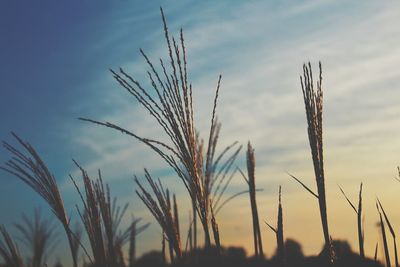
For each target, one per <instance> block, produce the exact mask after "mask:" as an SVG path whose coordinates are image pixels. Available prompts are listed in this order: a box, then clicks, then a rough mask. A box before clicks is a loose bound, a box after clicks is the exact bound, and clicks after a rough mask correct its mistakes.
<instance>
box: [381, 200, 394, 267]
mask: <svg viewBox="0 0 400 267" xmlns="http://www.w3.org/2000/svg"><path fill="white" fill-rule="evenodd" d="M377 202H378V205H379V207H380V209H381V210H382V213H383V217H384V218H385V221H386V223H387V225H388V227H389V231H390V234H391V235H392V238H393V249H394V260H395V264H396V265H395V266H396V267H398V266H399V260H398V256H397V243H396V234H395V232H394V229H393V227H392V224H391V223H390V221H389V218H388V216H387V215H386V212H385V210H384V209H383V206H382V203H381V202H380V201H379V199H377Z"/></svg>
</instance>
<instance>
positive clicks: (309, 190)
mask: <svg viewBox="0 0 400 267" xmlns="http://www.w3.org/2000/svg"><path fill="white" fill-rule="evenodd" d="M287 174H288V175H289V176H290V177H292V178H293V179H294V180H295V181H296V182H298V183H299V184H300V185H301V186H302V187H304V189H306V190H307V191H308V192H309V193H310V194H311V195H313V196H314V197H316V198H317V199H318V195H317V194H315V193H314V192H313V191H312V190H311V189H310V188H309V187H308V186H306V185H305V184H304V183H303V182H302V181H300V180H299V179H298V178H297V177H296V176H294V175H292V174H290V173H287Z"/></svg>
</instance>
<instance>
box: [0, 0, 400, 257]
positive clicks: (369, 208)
mask: <svg viewBox="0 0 400 267" xmlns="http://www.w3.org/2000/svg"><path fill="white" fill-rule="evenodd" d="M160 6H162V7H163V9H164V12H165V15H166V17H167V22H168V25H169V29H170V31H171V33H172V34H174V35H175V36H178V34H179V30H180V28H181V27H182V28H183V30H184V34H185V42H186V48H187V57H188V72H189V79H190V81H191V82H192V84H193V88H194V89H193V98H194V109H195V122H196V127H197V128H198V129H199V131H200V133H201V134H202V136H203V137H204V138H207V133H208V129H209V126H210V125H209V124H210V117H211V111H212V100H213V97H214V92H215V88H216V84H217V81H218V75H219V74H222V85H221V91H220V96H219V101H218V107H217V114H218V118H219V119H220V121H221V122H222V131H221V138H220V143H219V146H218V147H219V150H220V151H221V150H222V149H223V148H224V147H225V146H226V145H228V144H230V143H231V142H233V141H235V140H237V141H239V142H240V143H241V144H243V145H246V143H247V142H248V141H251V143H252V144H253V146H254V148H255V155H256V184H257V187H259V188H261V189H263V191H262V192H259V193H258V195H257V202H258V208H259V214H260V218H261V223H262V224H263V221H264V220H267V221H269V222H275V220H276V210H277V192H278V187H279V185H282V188H283V205H284V223H285V226H284V227H285V236H286V237H287V238H294V239H296V240H299V241H300V242H301V243H302V245H303V250H304V252H305V253H306V254H316V253H318V252H319V251H320V249H321V247H322V243H323V236H322V231H321V226H320V219H319V212H318V206H317V201H316V200H315V199H314V198H313V197H312V196H311V195H309V194H308V193H307V192H305V191H304V190H303V189H302V188H301V187H300V186H299V185H298V184H296V182H294V181H293V180H292V179H291V178H290V177H289V176H288V174H287V173H288V172H289V173H292V174H294V175H296V176H298V177H301V179H302V180H303V181H304V182H305V183H306V184H307V185H309V186H310V187H312V188H315V181H314V173H313V167H312V161H311V155H310V151H309V145H308V138H307V129H306V119H305V113H304V104H303V100H302V93H301V87H300V79H299V76H300V75H301V74H302V64H303V63H305V62H308V61H310V62H311V64H312V66H313V68H314V70H317V67H318V62H319V61H321V62H322V71H323V90H324V157H325V172H326V190H327V201H328V218H329V223H330V229H331V234H332V236H333V238H337V239H347V240H348V241H349V242H350V244H351V245H352V247H353V249H354V250H357V231H356V230H357V229H356V215H355V214H354V211H352V210H351V208H350V206H349V205H348V204H347V203H346V201H345V199H344V198H343V196H342V195H341V193H340V191H339V189H338V186H337V185H338V184H340V185H341V186H342V187H343V189H344V190H345V191H346V192H347V194H348V196H349V197H350V198H351V199H352V200H353V201H354V202H356V200H357V193H358V187H359V184H360V183H361V182H363V184H364V205H365V233H366V234H365V242H366V254H367V255H369V256H372V255H373V252H374V248H375V244H376V242H378V241H379V240H380V238H379V235H378V230H377V228H376V222H377V220H378V214H377V212H376V209H375V199H376V197H379V198H380V199H381V201H382V203H383V205H384V206H385V208H386V211H387V213H388V215H389V216H390V218H391V220H392V222H393V224H394V226H395V230H398V222H399V221H400V214H398V213H397V214H396V210H397V207H396V203H397V201H398V192H399V191H400V183H398V182H397V181H396V180H395V179H394V177H395V176H396V171H397V169H396V167H397V166H398V165H399V164H400V158H399V153H398V152H399V149H400V137H399V132H400V131H399V130H400V106H399V104H398V103H399V99H400V90H398V88H399V86H400V69H399V68H398V63H399V62H400V46H399V45H398V44H399V43H400V28H399V27H398V26H397V25H399V22H400V21H399V20H400V4H399V3H398V1H385V2H380V1H344V0H343V1H342V0H339V1H330V0H328V1H318V0H317V1H294V0H284V1H128V0H116V1H102V0H100V1H75V0H74V1H64V2H60V1H58V2H54V1H50V0H40V1H2V2H1V3H0V35H1V42H0V58H1V60H2V64H1V66H0V90H1V95H0V121H1V123H0V139H1V140H5V141H7V142H11V143H13V142H14V140H13V139H12V137H11V135H10V131H14V132H16V133H17V134H18V135H19V136H21V137H22V138H23V139H24V140H28V141H29V142H30V143H31V144H32V145H33V146H34V147H35V148H36V149H37V151H38V152H39V153H40V155H41V156H42V157H43V159H44V160H45V162H46V163H47V165H48V166H49V168H50V169H51V171H52V172H53V173H54V175H55V176H56V177H57V182H58V184H59V185H60V188H61V191H62V194H63V197H64V199H65V204H66V207H67V210H69V211H70V213H71V214H73V216H77V215H76V212H75V208H74V206H75V204H77V203H78V204H79V199H78V196H77V194H76V192H75V191H74V189H73V187H72V185H71V183H70V181H69V178H68V175H69V174H71V175H72V176H74V177H76V178H78V179H79V172H78V170H77V168H76V167H75V166H74V164H73V162H72V159H75V160H77V161H78V162H79V163H80V164H81V165H82V166H83V167H84V168H85V169H86V170H87V171H88V172H89V174H90V175H92V176H95V175H96V174H97V170H98V169H101V171H102V173H103V177H104V180H105V181H106V182H107V183H109V184H110V187H111V190H112V194H113V195H117V196H118V198H119V200H120V203H124V202H129V203H130V208H129V211H128V214H127V216H126V219H125V220H124V224H125V225H127V224H128V222H129V221H130V219H131V216H132V214H135V216H138V217H143V221H146V222H151V226H150V228H149V229H148V230H147V231H146V232H144V233H143V234H141V236H140V239H141V242H140V246H139V247H138V251H139V253H143V252H145V251H149V250H151V249H160V248H159V247H160V245H159V244H160V236H161V230H160V228H159V226H158V225H157V223H156V222H155V220H154V219H153V218H152V217H151V216H150V214H149V212H148V211H147V210H146V209H145V207H144V205H143V204H142V203H141V202H140V200H139V199H138V197H137V196H136V195H135V186H134V183H133V180H132V177H133V175H134V174H136V175H138V176H142V175H143V168H145V167H146V168H148V169H149V170H150V171H151V173H153V174H154V175H155V176H157V177H160V178H161V179H162V181H163V182H164V183H165V185H166V186H168V187H170V188H173V190H174V191H175V193H176V194H177V195H178V199H179V202H180V203H181V210H182V212H181V214H187V213H185V211H186V210H187V212H189V211H188V210H189V206H188V204H187V203H188V196H187V193H186V191H185V189H184V187H183V186H182V183H181V181H180V180H179V179H178V178H177V177H176V176H174V174H173V172H171V170H170V169H169V168H168V166H167V165H166V164H165V163H163V162H162V160H161V159H160V158H159V157H158V155H156V154H155V153H154V152H153V151H151V150H150V149H149V148H147V147H146V146H144V145H143V144H141V143H139V142H138V141H137V140H134V139H132V138H130V137H128V136H124V135H122V134H120V133H118V132H115V131H112V130H110V129H106V128H101V127H95V126H93V125H91V124H88V123H84V122H81V121H78V120H77V118H78V117H88V118H93V119H97V120H107V121H111V122H114V123H116V124H119V125H121V126H123V127H125V128H128V129H130V130H132V131H134V132H135V133H137V134H139V135H140V136H145V137H153V138H154V137H157V138H158V137H160V136H161V139H162V136H163V135H162V131H161V129H160V128H159V127H157V123H156V121H154V120H153V119H152V118H151V117H150V116H149V114H148V113H147V112H146V111H145V110H144V109H143V108H142V107H140V106H139V105H138V103H137V102H136V101H135V99H134V98H133V97H131V96H129V95H128V94H127V92H126V91H124V90H123V89H122V88H120V87H119V85H118V84H117V83H116V82H115V81H114V80H113V78H112V75H111V74H110V72H109V70H108V69H109V68H113V69H118V68H119V67H123V68H124V69H125V70H126V71H127V72H129V73H131V74H132V75H134V76H135V77H136V78H137V79H139V80H140V81H143V83H145V84H146V82H147V80H146V70H147V66H146V64H145V61H144V60H143V58H142V57H141V56H140V53H139V49H140V48H142V49H144V51H145V52H146V53H147V54H148V55H149V56H150V59H151V60H153V61H154V62H156V61H157V60H158V58H160V57H161V58H164V59H166V58H167V47H166V44H165V41H164V35H163V28H162V21H161V16H160V11H159V7H160ZM146 85H147V86H149V84H148V83H147V84H146ZM14 143H15V142H14ZM8 157H9V155H8V154H7V153H6V151H5V150H4V149H1V150H0V162H1V163H2V164H3V163H4V162H5V161H6V160H7V159H8ZM244 160H245V154H244V150H243V151H242V153H241V154H240V156H239V159H238V163H237V164H238V166H244ZM0 181H1V187H0V213H1V214H2V216H1V220H0V223H2V224H5V225H6V226H7V227H9V228H10V229H11V228H12V224H13V223H14V222H16V221H18V220H19V219H20V215H21V213H23V212H25V213H27V214H32V213H33V209H34V207H41V209H42V210H43V213H45V214H47V215H48V216H50V213H49V212H48V207H47V206H46V205H45V204H44V202H43V201H42V200H41V199H40V198H39V197H38V196H37V195H36V194H35V193H34V192H32V190H30V189H29V188H28V187H27V186H25V185H24V184H22V183H21V182H20V181H18V180H17V179H16V178H14V177H12V176H11V175H9V174H7V173H4V172H3V173H1V174H0ZM245 188H246V184H245V183H244V181H243V179H241V177H239V176H238V177H235V178H234V180H233V183H232V186H231V189H230V190H229V192H228V193H234V192H237V191H240V190H243V189H245ZM182 217H184V216H183V215H182ZM237 218H247V220H248V221H247V222H246V221H245V219H243V220H242V219H241V220H240V222H239V221H238V220H237ZM217 220H218V222H219V225H220V232H221V241H222V243H223V244H224V245H236V246H243V247H245V248H246V249H247V251H248V253H249V254H251V252H252V251H253V248H252V234H251V233H252V232H251V231H252V229H251V215H250V208H249V200H248V198H247V197H245V196H243V197H241V198H238V199H236V200H234V201H232V202H231V203H230V205H228V206H226V207H225V208H224V210H223V211H221V213H220V214H219V217H218V218H217ZM186 221H187V219H186V218H182V222H183V225H182V227H183V228H184V229H185V227H187V222H186ZM59 232H60V233H59V235H60V236H62V234H61V229H60V231H59ZM262 235H263V241H264V247H265V248H266V251H267V255H268V256H270V255H272V254H273V252H274V249H275V241H274V235H273V234H272V233H271V232H270V231H269V229H268V228H266V227H265V228H264V225H263V231H262ZM381 247H382V246H381ZM62 248H63V245H59V248H58V249H57V250H56V251H55V253H54V255H55V257H60V258H62V257H63V256H62V255H63V253H62ZM380 253H381V252H380ZM381 255H382V253H381ZM66 260H67V259H66Z"/></svg>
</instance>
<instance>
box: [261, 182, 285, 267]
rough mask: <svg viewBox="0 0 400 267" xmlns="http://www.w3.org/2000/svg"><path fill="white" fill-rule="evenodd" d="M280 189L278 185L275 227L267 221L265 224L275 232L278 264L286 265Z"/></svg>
mask: <svg viewBox="0 0 400 267" xmlns="http://www.w3.org/2000/svg"><path fill="white" fill-rule="evenodd" d="M281 195H282V189H281V186H279V200H278V219H277V224H276V228H275V227H273V226H271V225H270V224H269V223H267V222H265V224H266V225H267V226H268V227H269V228H270V229H271V230H272V231H273V232H274V233H275V235H276V244H277V246H276V247H277V249H276V251H277V253H276V255H277V260H278V264H279V266H286V253H285V241H284V237H283V211H282V198H281Z"/></svg>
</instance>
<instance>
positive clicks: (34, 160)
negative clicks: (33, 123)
mask: <svg viewBox="0 0 400 267" xmlns="http://www.w3.org/2000/svg"><path fill="white" fill-rule="evenodd" d="M11 134H12V135H13V137H14V138H15V140H16V141H17V143H18V144H19V145H20V146H21V147H22V149H23V150H22V151H21V150H19V149H18V148H16V147H15V146H13V145H11V144H9V143H7V142H5V141H3V147H4V148H5V149H6V150H7V151H8V152H9V153H10V156H11V157H10V159H9V160H8V162H7V163H6V164H5V166H0V169H3V170H4V171H6V172H8V173H10V174H12V175H14V176H16V177H17V178H18V179H20V180H21V181H22V182H24V183H25V184H27V185H28V186H29V187H30V188H32V189H33V190H34V191H35V192H36V193H37V194H39V195H40V196H41V197H42V198H43V199H44V200H45V201H46V202H47V204H48V205H49V206H50V208H51V210H52V212H53V213H54V215H55V216H56V217H57V219H58V220H59V221H60V222H61V224H62V226H63V228H64V231H65V234H66V235H67V238H68V243H69V247H70V250H71V255H72V260H73V266H74V267H77V266H78V262H77V258H76V254H75V253H74V250H75V247H74V245H75V244H76V240H75V237H74V233H73V232H72V231H71V230H70V220H69V218H68V216H67V213H66V211H65V207H64V202H63V200H62V197H61V193H60V191H59V188H58V185H57V181H56V179H55V177H54V175H53V174H52V173H51V172H50V170H49V169H48V168H47V166H46V164H45V163H44V161H43V160H42V159H41V157H40V156H39V154H38V153H37V152H36V150H35V149H34V148H33V147H32V146H31V145H30V144H29V143H28V142H25V141H23V140H22V139H21V138H19V137H18V136H17V135H16V134H15V133H11Z"/></svg>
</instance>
